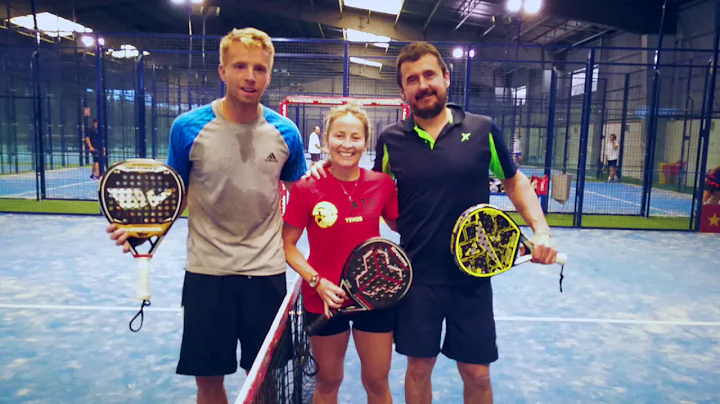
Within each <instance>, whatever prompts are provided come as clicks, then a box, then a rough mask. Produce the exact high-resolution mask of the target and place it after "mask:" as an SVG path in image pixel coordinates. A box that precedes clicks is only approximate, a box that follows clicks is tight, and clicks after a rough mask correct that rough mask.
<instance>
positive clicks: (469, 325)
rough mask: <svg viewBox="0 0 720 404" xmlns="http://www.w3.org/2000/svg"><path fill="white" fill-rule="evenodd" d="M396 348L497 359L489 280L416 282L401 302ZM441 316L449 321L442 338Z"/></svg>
mask: <svg viewBox="0 0 720 404" xmlns="http://www.w3.org/2000/svg"><path fill="white" fill-rule="evenodd" d="M396 318H397V320H396V324H395V350H396V351H397V352H398V353H399V354H402V355H406V356H410V357H414V358H434V357H436V356H437V355H438V354H439V353H440V352H442V353H443V354H444V355H445V356H447V357H448V358H450V359H453V360H455V361H458V362H462V363H468V364H478V365H487V364H490V363H491V362H495V361H496V360H498V349H497V345H496V343H495V341H496V334H495V318H494V315H493V293H492V286H491V284H490V282H482V283H478V284H475V285H472V286H437V285H422V284H413V286H412V287H411V288H410V291H409V292H408V294H407V295H405V297H404V298H403V300H401V301H400V303H399V304H398V306H397V317H396ZM443 320H445V322H446V330H445V340H444V341H441V339H442V328H443Z"/></svg>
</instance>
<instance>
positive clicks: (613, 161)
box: [605, 133, 620, 182]
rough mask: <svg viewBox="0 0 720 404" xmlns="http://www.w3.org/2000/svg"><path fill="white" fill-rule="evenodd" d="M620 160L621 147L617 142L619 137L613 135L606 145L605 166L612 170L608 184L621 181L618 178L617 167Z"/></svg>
mask: <svg viewBox="0 0 720 404" xmlns="http://www.w3.org/2000/svg"><path fill="white" fill-rule="evenodd" d="M619 158H620V145H619V144H618V142H617V136H615V134H614V133H613V134H611V135H610V137H609V139H608V141H607V143H606V144H605V166H607V167H609V168H610V175H609V176H608V182H618V181H620V179H619V178H618V177H617V165H618V159H619Z"/></svg>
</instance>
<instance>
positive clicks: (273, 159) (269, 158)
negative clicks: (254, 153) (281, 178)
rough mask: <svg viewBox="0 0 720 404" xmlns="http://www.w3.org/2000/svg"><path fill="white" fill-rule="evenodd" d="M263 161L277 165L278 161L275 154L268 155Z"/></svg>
mask: <svg viewBox="0 0 720 404" xmlns="http://www.w3.org/2000/svg"><path fill="white" fill-rule="evenodd" d="M265 161H266V162H269V163H277V162H278V159H277V158H276V157H275V153H270V155H268V156H267V157H265Z"/></svg>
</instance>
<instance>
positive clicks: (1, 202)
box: [0, 198, 690, 230]
mask: <svg viewBox="0 0 720 404" xmlns="http://www.w3.org/2000/svg"><path fill="white" fill-rule="evenodd" d="M0 212H14V213H62V214H71V215H99V214H100V204H99V203H98V202H95V201H66V200H41V201H36V200H28V199H3V198H0ZM183 216H187V211H185V212H184V213H183ZM510 216H511V217H512V218H513V219H514V220H516V221H517V222H518V223H519V224H521V225H523V224H525V222H524V220H523V219H522V217H520V215H519V214H518V213H515V212H510ZM547 220H548V223H549V224H550V226H553V227H572V226H573V216H572V215H571V214H556V213H551V214H549V215H548V216H547ZM583 227H592V228H627V229H663V230H688V229H689V227H690V218H688V217H662V216H653V217H650V218H643V217H640V216H620V215H584V216H583Z"/></svg>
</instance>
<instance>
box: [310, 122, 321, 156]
mask: <svg viewBox="0 0 720 404" xmlns="http://www.w3.org/2000/svg"><path fill="white" fill-rule="evenodd" d="M321 151H322V149H321V148H320V127H319V126H316V127H315V129H314V130H313V132H312V133H311V134H310V138H309V139H308V153H310V160H312V161H320V152H321Z"/></svg>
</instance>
